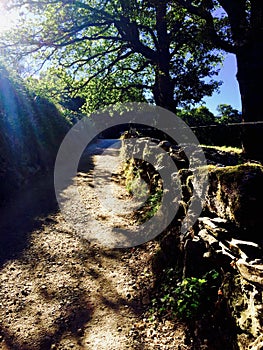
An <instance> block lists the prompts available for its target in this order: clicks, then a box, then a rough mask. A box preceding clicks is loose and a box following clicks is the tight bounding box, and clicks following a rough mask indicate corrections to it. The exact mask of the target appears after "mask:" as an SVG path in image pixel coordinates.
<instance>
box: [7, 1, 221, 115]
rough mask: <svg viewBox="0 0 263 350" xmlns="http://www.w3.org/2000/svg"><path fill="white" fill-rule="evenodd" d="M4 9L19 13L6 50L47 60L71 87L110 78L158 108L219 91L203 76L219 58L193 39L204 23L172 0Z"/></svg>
mask: <svg viewBox="0 0 263 350" xmlns="http://www.w3.org/2000/svg"><path fill="white" fill-rule="evenodd" d="M9 4H11V5H10V6H15V7H21V6H22V7H25V10H24V14H23V15H22V17H21V26H20V30H19V31H17V32H16V33H13V34H12V36H11V37H9V38H7V37H5V47H9V48H11V47H14V46H16V47H18V46H19V51H18V52H17V54H19V55H21V56H23V55H25V54H28V53H36V52H38V53H40V56H38V57H42V58H43V57H45V60H46V61H47V60H51V59H52V62H53V64H54V62H56V65H57V67H61V68H63V69H64V70H66V72H67V74H68V75H71V76H72V77H74V88H75V89H81V88H83V87H84V86H88V85H90V83H91V81H94V79H99V80H100V81H103V80H105V81H109V80H111V81H114V84H115V90H117V89H118V90H120V91H121V92H122V93H124V92H127V91H130V89H132V88H134V89H137V90H138V89H141V90H143V91H144V92H145V94H146V96H150V97H151V96H152V97H153V99H154V101H155V103H156V104H157V105H159V106H162V107H165V108H168V109H170V110H173V111H175V110H176V108H177V107H178V106H180V105H184V104H189V103H190V104H191V103H196V102H199V101H200V100H202V98H203V97H204V96H206V95H211V94H212V92H213V91H214V89H215V88H217V87H218V83H217V82H215V81H213V80H212V79H210V80H209V79H208V78H209V77H211V76H213V74H215V72H216V66H217V65H218V63H219V62H220V61H221V59H222V57H221V56H220V55H219V53H218V52H213V51H212V46H211V45H210V43H209V41H208V40H206V39H204V40H203V39H202V40H200V39H201V38H200V35H199V34H200V33H201V32H202V31H203V29H204V28H203V26H204V21H203V20H202V19H197V20H196V21H193V19H192V18H191V17H189V15H188V13H187V11H186V10H185V9H182V8H180V7H179V6H178V5H176V4H175V2H171V1H168V0H165V1H158V0H150V1H146V0H119V1H117V0H101V1H94V0H83V1H78V0H77V1H72V0H43V1H33V0H12V1H10V2H9ZM28 13H34V16H32V15H31V16H29V17H28ZM23 16H24V17H25V18H27V21H25V20H24V18H23ZM23 23H24V24H23ZM202 28H203V29H202ZM17 45H18V46H17ZM42 64H43V62H42Z"/></svg>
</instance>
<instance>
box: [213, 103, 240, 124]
mask: <svg viewBox="0 0 263 350" xmlns="http://www.w3.org/2000/svg"><path fill="white" fill-rule="evenodd" d="M217 111H218V112H219V116H218V117H217V122H218V123H220V124H230V123H241V121H242V117H241V113H240V112H239V111H238V110H237V109H235V108H233V107H232V106H230V105H228V104H220V105H218V106H217Z"/></svg>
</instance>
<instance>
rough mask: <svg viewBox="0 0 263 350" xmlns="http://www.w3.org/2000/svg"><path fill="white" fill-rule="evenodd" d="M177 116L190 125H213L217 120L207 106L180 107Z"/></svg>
mask: <svg viewBox="0 0 263 350" xmlns="http://www.w3.org/2000/svg"><path fill="white" fill-rule="evenodd" d="M177 116H178V117H180V118H182V119H183V121H185V122H186V124H188V125H189V126H202V125H211V124H215V122H216V120H215V116H214V115H213V113H212V112H210V111H209V109H208V108H207V107H205V106H200V107H197V108H184V109H180V110H178V111H177Z"/></svg>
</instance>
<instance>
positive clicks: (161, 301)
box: [150, 268, 219, 321]
mask: <svg viewBox="0 0 263 350" xmlns="http://www.w3.org/2000/svg"><path fill="white" fill-rule="evenodd" d="M163 272H164V274H163V280H162V283H161V285H160V288H159V291H158V294H157V295H156V297H155V298H153V299H152V307H151V309H150V312H151V317H150V319H153V318H155V317H156V315H157V316H158V317H170V318H174V317H179V318H180V319H182V320H184V321H189V320H194V319H197V318H198V317H200V316H201V315H202V313H206V312H209V309H210V308H211V303H212V302H213V301H214V300H215V297H216V289H217V288H218V283H219V273H218V272H217V271H216V270H211V271H209V272H207V273H206V274H205V275H204V276H203V277H202V278H197V277H187V278H184V279H183V280H180V278H179V274H178V272H177V271H176V270H175V269H174V268H169V269H167V270H164V271H163Z"/></svg>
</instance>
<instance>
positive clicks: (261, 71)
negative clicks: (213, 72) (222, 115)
mask: <svg viewBox="0 0 263 350" xmlns="http://www.w3.org/2000/svg"><path fill="white" fill-rule="evenodd" d="M253 34H254V35H253V38H250V40H249V41H248V43H247V44H246V45H244V46H243V47H242V48H241V49H239V50H237V52H236V58H237V68H238V71H237V80H238V83H239V90H240V95H241V102H242V117H243V121H244V122H245V123H249V122H252V123H253V122H259V121H261V122H262V121H263V89H262V78H263V40H262V37H263V32H262V30H261V31H258V32H254V33H253ZM242 138H243V140H242V141H243V149H244V151H245V153H246V154H247V156H248V157H249V158H250V159H259V160H263V124H259V123H257V124H254V125H253V124H250V125H249V124H248V125H246V124H244V127H243V135H242Z"/></svg>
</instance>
